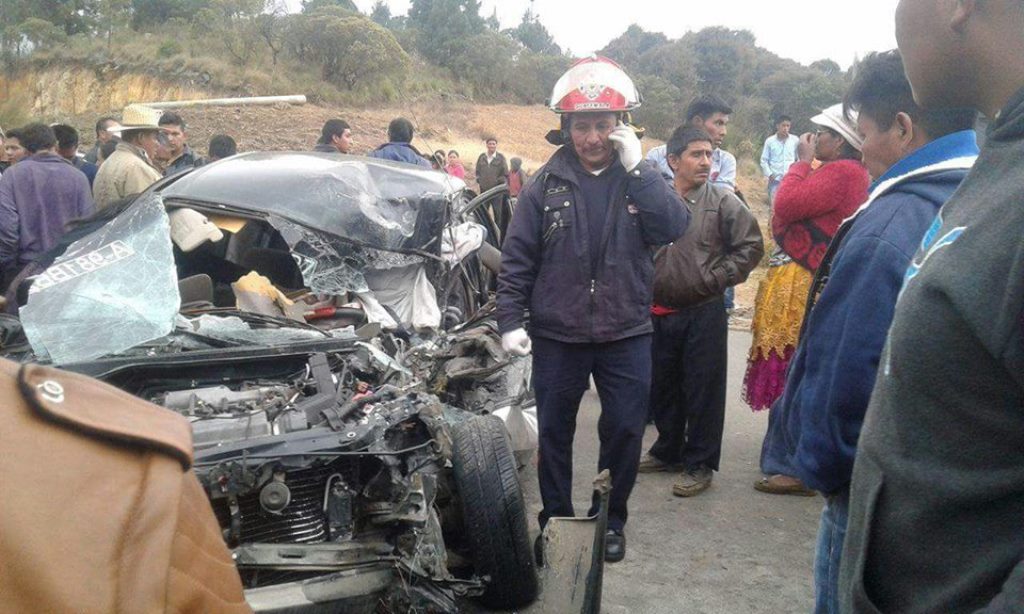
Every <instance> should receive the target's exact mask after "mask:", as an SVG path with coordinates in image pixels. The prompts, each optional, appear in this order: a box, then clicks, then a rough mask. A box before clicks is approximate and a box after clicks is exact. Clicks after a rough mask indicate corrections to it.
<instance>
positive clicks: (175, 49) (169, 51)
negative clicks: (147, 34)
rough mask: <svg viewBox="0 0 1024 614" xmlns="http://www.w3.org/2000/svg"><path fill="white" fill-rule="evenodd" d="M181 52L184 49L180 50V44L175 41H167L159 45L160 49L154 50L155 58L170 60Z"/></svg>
mask: <svg viewBox="0 0 1024 614" xmlns="http://www.w3.org/2000/svg"><path fill="white" fill-rule="evenodd" d="M182 51H184V49H183V48H182V46H181V43H179V42H178V41H176V40H171V39H167V40H165V41H164V42H163V43H161V44H160V48H159V49H157V50H156V57H158V58H170V57H173V56H176V55H178V54H179V53H181V52H182Z"/></svg>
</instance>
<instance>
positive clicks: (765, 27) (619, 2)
mask: <svg viewBox="0 0 1024 614" xmlns="http://www.w3.org/2000/svg"><path fill="white" fill-rule="evenodd" d="M298 1H299V0H292V2H294V3H296V4H298ZM374 1H375V0H355V3H356V5H357V6H359V8H360V9H361V10H362V11H364V12H369V10H370V7H372V6H373V4H374ZM896 2H897V0H859V1H858V2H855V3H838V2H832V1H830V0H776V1H774V2H772V1H766V0H706V1H705V2H697V1H695V0H674V1H673V0H614V1H613V0H535V1H534V3H533V5H534V10H535V11H536V12H537V14H538V15H540V20H541V22H542V23H543V24H544V25H545V26H546V27H547V29H548V31H549V32H551V35H552V36H554V38H555V42H557V43H558V44H559V45H561V46H562V47H563V48H569V49H571V50H572V52H573V54H574V55H577V56H579V55H586V54H588V53H591V52H594V51H597V50H598V49H600V48H602V47H604V46H605V45H606V44H607V43H608V41H610V40H612V39H613V38H615V37H616V36H618V35H620V34H622V33H623V32H624V31H625V30H626V28H628V27H629V25H630V24H633V23H636V24H638V25H639V26H640V27H642V28H643V29H645V30H650V31H657V32H664V33H665V35H666V36H668V37H669V38H679V37H680V36H682V35H683V34H685V33H686V32H687V31H690V30H700V29H701V28H705V27H708V26H726V27H728V28H733V29H737V30H750V31H751V32H753V33H754V35H755V36H756V37H757V44H758V45H760V46H761V47H764V48H766V49H768V50H769V51H772V52H774V53H776V54H778V55H780V56H782V57H786V58H792V59H794V60H797V61H798V62H801V63H803V64H810V63H811V62H813V61H815V60H820V59H822V58H831V59H833V60H835V61H836V62H838V63H839V64H840V65H841V66H842V67H843V68H848V67H849V65H850V63H851V62H852V61H853V59H854V57H855V56H858V55H860V56H863V55H864V54H865V53H867V52H869V51H881V50H885V49H892V48H894V47H895V46H896V38H895V36H894V35H893V13H894V12H895V10H896ZM388 4H389V5H390V6H391V13H392V14H393V15H404V14H405V13H407V12H408V10H409V0H388ZM529 4H530V2H529V0H483V2H482V5H483V8H482V9H481V10H480V14H481V15H483V16H485V17H486V16H489V15H490V14H491V12H492V11H493V10H494V8H495V7H497V9H498V19H499V20H500V21H501V25H502V27H514V26H516V25H517V24H518V23H519V21H520V20H521V19H522V16H523V11H525V10H526V7H528V6H529ZM705 8H706V10H703V9H705Z"/></svg>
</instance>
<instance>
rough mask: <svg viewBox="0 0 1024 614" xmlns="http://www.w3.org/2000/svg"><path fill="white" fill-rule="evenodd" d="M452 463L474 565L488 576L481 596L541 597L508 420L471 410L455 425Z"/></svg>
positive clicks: (496, 604) (504, 602)
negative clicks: (506, 424) (505, 423)
mask: <svg viewBox="0 0 1024 614" xmlns="http://www.w3.org/2000/svg"><path fill="white" fill-rule="evenodd" d="M451 432H452V443H453V446H452V465H453V466H454V475H455V485H456V488H457V489H458V496H459V499H460V501H461V507H462V517H463V522H464V526H465V531H466V534H465V536H466V538H467V541H468V542H469V546H470V549H471V553H472V557H473V560H474V567H475V569H476V572H477V574H479V575H480V576H489V577H490V582H488V584H487V589H486V591H485V593H484V594H483V596H482V597H481V599H480V600H481V601H482V602H483V603H484V604H485V605H487V606H489V607H492V608H505V609H512V608H518V607H522V606H525V605H527V604H529V603H531V602H532V601H534V600H535V599H536V598H537V592H538V580H537V570H536V568H535V566H534V561H533V548H532V546H531V544H530V537H529V534H528V533H527V529H526V504H525V502H524V501H523V491H522V488H521V487H520V485H519V475H518V473H517V472H516V460H515V457H514V456H513V454H512V447H511V444H510V443H509V439H508V433H506V431H505V425H504V424H503V423H502V422H501V420H499V419H498V418H496V417H494V416H471V417H469V418H468V419H466V420H465V421H462V422H459V423H456V424H454V425H453V426H452V429H451Z"/></svg>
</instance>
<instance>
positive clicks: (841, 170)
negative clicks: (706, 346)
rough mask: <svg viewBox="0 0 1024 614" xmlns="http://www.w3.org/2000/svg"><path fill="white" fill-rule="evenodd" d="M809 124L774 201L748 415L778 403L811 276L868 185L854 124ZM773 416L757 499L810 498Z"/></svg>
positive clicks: (836, 115)
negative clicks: (812, 128)
mask: <svg viewBox="0 0 1024 614" xmlns="http://www.w3.org/2000/svg"><path fill="white" fill-rule="evenodd" d="M811 121H812V122H814V123H815V124H816V125H817V126H818V131H817V135H813V134H811V133H807V134H804V135H803V136H801V137H800V145H799V148H798V150H797V153H798V155H799V158H800V160H799V161H798V162H796V163H795V164H793V166H791V167H790V169H789V172H788V173H786V176H785V177H784V178H783V179H782V183H781V184H780V185H779V189H778V192H777V193H776V195H775V206H774V212H773V217H772V221H771V226H772V235H773V236H774V237H775V242H776V245H777V248H776V250H775V252H773V254H772V259H771V262H770V264H769V269H768V275H767V276H766V277H765V279H764V281H762V282H761V285H760V287H758V291H757V300H756V303H755V306H754V321H753V326H752V328H753V332H754V342H753V344H752V346H751V348H750V355H749V358H748V362H747V373H746V376H745V378H744V382H743V383H744V390H743V395H744V399H745V400H746V401H747V403H748V404H749V405H750V406H751V408H753V409H754V410H755V411H757V410H763V409H768V408H769V407H771V406H772V404H773V403H775V401H776V400H777V399H778V398H779V397H780V396H782V389H783V386H784V385H785V383H786V368H787V366H788V365H789V360H790V358H791V357H792V355H793V351H794V350H795V349H796V344H797V339H798V336H799V334H800V326H801V325H802V324H803V318H804V308H805V305H806V303H807V294H808V292H809V291H810V287H811V281H812V279H813V277H814V272H815V271H816V270H817V268H818V265H819V264H820V263H821V259H822V257H823V256H824V255H825V250H827V249H828V244H829V241H831V239H832V236H833V235H834V234H835V232H836V229H838V228H839V224H840V223H842V221H843V220H844V219H846V218H847V217H849V216H850V215H852V214H853V213H854V212H855V211H856V210H857V207H859V206H860V205H861V204H863V203H864V201H865V200H867V197H868V185H869V184H870V178H869V177H868V172H867V169H866V168H865V167H864V165H863V164H861V162H860V158H861V156H860V146H861V143H862V139H861V137H860V135H859V134H858V132H857V127H856V117H854V118H852V120H851V119H850V118H846V117H844V116H843V111H842V105H838V104H837V105H834V106H832V107H829V108H828V109H825V110H824V111H823V112H822V113H821V114H820V115H817V116H815V117H814V118H813V119H812V120H811ZM815 162H817V164H816V163H815ZM778 413H779V412H777V411H776V410H774V409H773V410H772V412H771V414H770V415H769V418H768V433H767V434H766V435H765V440H764V445H763V446H762V448H761V471H762V472H764V473H765V474H767V475H769V476H771V477H768V478H765V479H763V480H761V481H760V482H758V483H756V484H755V485H754V486H755V488H757V489H758V490H761V491H764V492H772V493H780V494H804V495H806V494H813V492H812V491H809V490H807V489H806V488H805V487H804V485H803V484H802V483H801V482H800V481H799V480H798V479H796V478H793V477H790V476H791V475H792V471H791V470H790V469H789V462H788V453H787V452H786V450H788V449H789V446H788V445H787V444H786V443H785V442H784V441H782V440H781V438H782V433H781V431H782V428H781V427H782V424H784V422H785V419H784V417H783V416H779V415H777V414H778Z"/></svg>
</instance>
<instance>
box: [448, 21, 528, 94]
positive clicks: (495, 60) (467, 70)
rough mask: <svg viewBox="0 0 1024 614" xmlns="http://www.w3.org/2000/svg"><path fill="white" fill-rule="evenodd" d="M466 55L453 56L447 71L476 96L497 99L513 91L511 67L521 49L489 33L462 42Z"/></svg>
mask: <svg viewBox="0 0 1024 614" xmlns="http://www.w3.org/2000/svg"><path fill="white" fill-rule="evenodd" d="M465 45H466V52H464V53H458V54H456V55H455V56H454V57H453V58H452V60H451V64H450V65H449V68H451V69H452V72H454V73H455V74H456V75H458V76H459V77H460V78H462V79H463V80H464V81H466V82H468V83H469V84H470V85H471V86H472V87H473V92H474V94H476V95H477V96H482V97H497V96H501V95H503V94H507V92H509V91H510V90H512V88H513V82H512V79H513V77H512V67H513V61H514V58H515V56H516V55H517V54H518V53H519V52H520V50H521V47H520V46H519V44H518V43H516V42H515V41H514V40H512V38H510V37H509V36H507V35H505V34H502V33H500V32H494V31H493V30H484V31H483V32H481V33H479V34H477V35H476V36H472V37H470V38H468V39H467V40H466V41H465Z"/></svg>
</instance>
